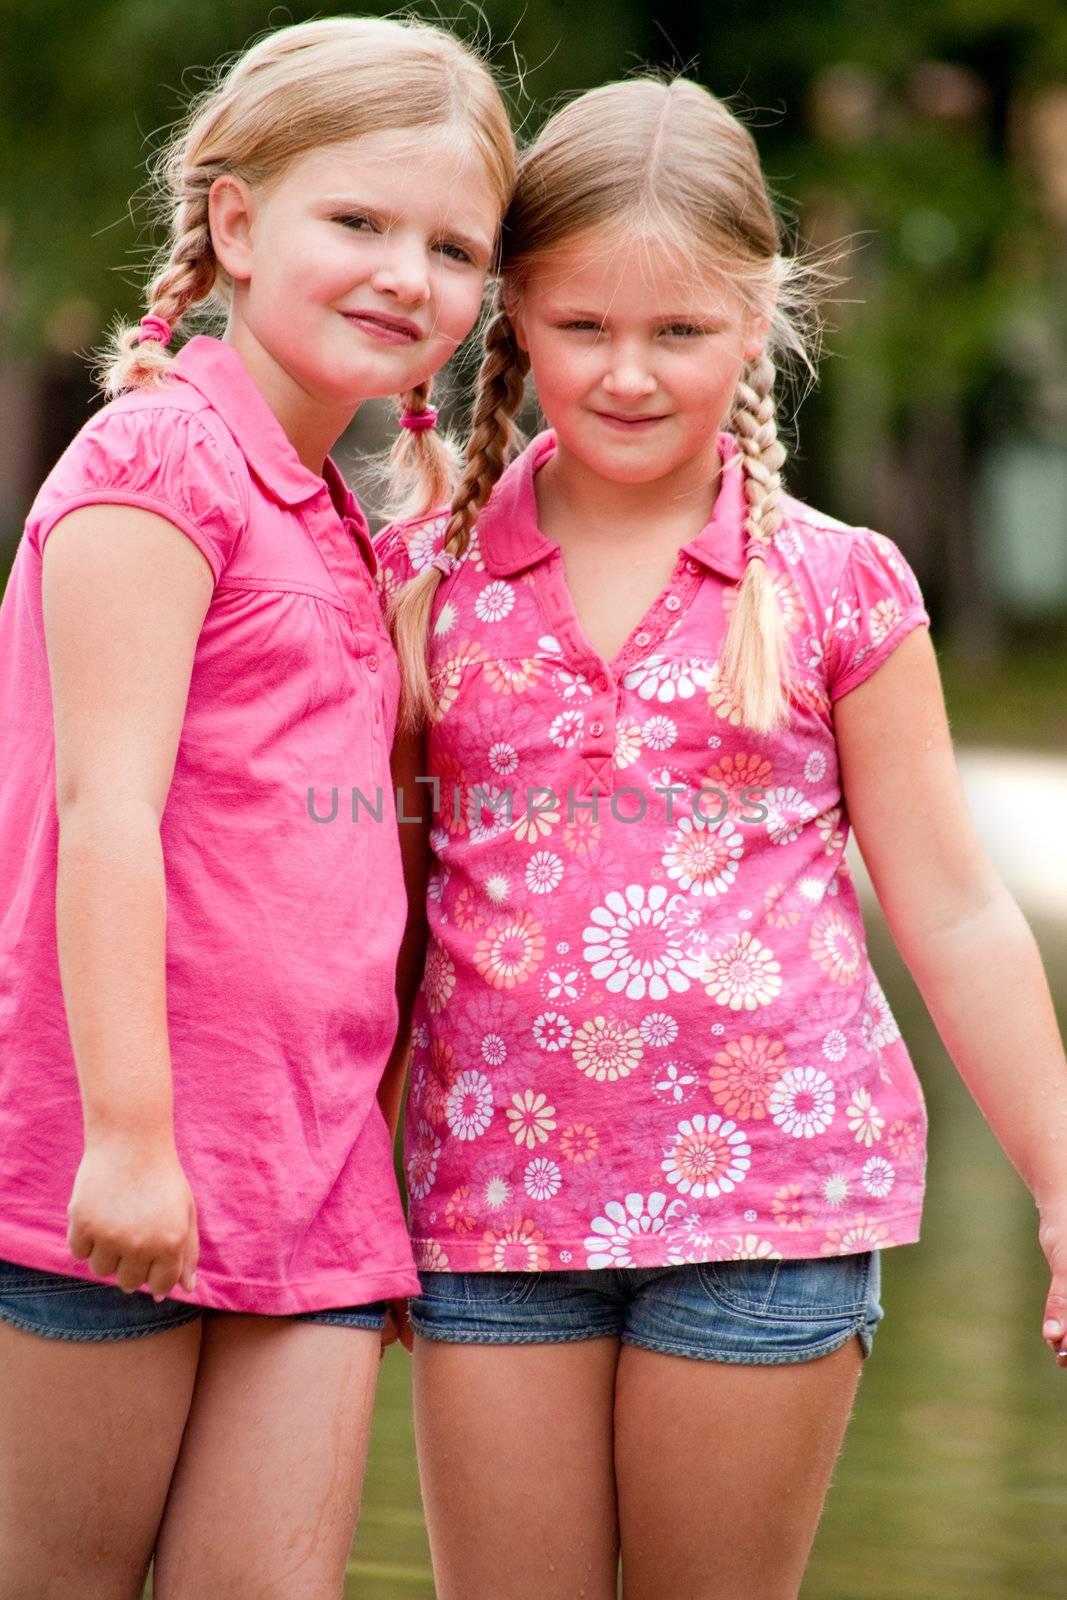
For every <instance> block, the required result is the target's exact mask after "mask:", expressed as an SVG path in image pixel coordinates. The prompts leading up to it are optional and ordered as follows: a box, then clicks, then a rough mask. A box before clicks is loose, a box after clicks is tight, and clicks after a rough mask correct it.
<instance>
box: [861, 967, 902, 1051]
mask: <svg viewBox="0 0 1067 1600" xmlns="http://www.w3.org/2000/svg"><path fill="white" fill-rule="evenodd" d="M863 998H864V1000H865V1002H866V1004H867V1011H866V1012H865V1014H864V1016H863V1020H862V1022H861V1023H860V1034H861V1037H862V1039H863V1042H864V1044H865V1045H866V1047H867V1049H868V1050H871V1049H874V1050H884V1049H885V1048H886V1046H887V1045H890V1044H894V1043H895V1042H896V1040H897V1039H899V1038H900V1029H899V1028H898V1026H897V1019H896V1018H895V1017H894V1015H893V1013H892V1011H890V1009H889V1001H888V1000H887V999H886V997H885V993H884V991H883V989H882V985H881V984H880V983H879V982H878V979H877V978H876V977H875V975H874V973H873V972H872V973H871V981H870V982H869V983H868V985H867V992H866V994H865V995H864V997H863Z"/></svg>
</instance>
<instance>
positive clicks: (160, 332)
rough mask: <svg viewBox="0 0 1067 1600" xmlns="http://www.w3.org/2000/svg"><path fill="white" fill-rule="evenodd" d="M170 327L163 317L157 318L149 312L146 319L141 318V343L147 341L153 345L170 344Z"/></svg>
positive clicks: (153, 313)
mask: <svg viewBox="0 0 1067 1600" xmlns="http://www.w3.org/2000/svg"><path fill="white" fill-rule="evenodd" d="M170 335H171V326H170V323H169V322H168V321H167V319H166V318H165V317H157V316H156V314H155V312H154V311H152V312H149V314H148V316H147V317H142V318H141V343H142V344H144V342H145V340H146V339H148V340H150V341H152V343H154V344H164V345H166V344H170Z"/></svg>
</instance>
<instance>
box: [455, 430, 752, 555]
mask: <svg viewBox="0 0 1067 1600" xmlns="http://www.w3.org/2000/svg"><path fill="white" fill-rule="evenodd" d="M555 451H556V436H555V434H554V433H553V432H552V431H551V430H550V429H549V430H547V431H546V432H544V433H539V434H538V435H537V437H536V438H535V439H532V440H531V441H530V443H529V444H528V445H527V447H526V449H525V450H524V451H523V452H522V454H521V455H520V456H518V457H517V458H516V460H514V461H513V462H512V463H511V465H510V466H509V467H508V468H507V469H506V470H505V471H504V473H503V474H502V475H501V477H500V480H499V482H498V483H497V484H496V486H495V487H494V489H493V492H492V494H491V495H490V497H489V500H488V502H487V504H486V506H485V509H484V511H483V512H482V514H481V516H480V517H479V519H478V542H479V545H480V547H481V552H482V559H483V560H484V562H485V566H486V570H487V571H488V572H490V573H491V574H492V575H493V577H496V578H513V577H515V576H516V574H517V573H519V572H523V571H525V569H526V568H527V567H532V566H534V565H535V564H536V563H537V562H539V561H543V560H544V559H545V558H546V557H547V556H550V555H552V553H553V552H554V551H556V550H558V549H559V546H558V545H557V544H556V542H555V540H554V539H549V538H547V537H546V536H545V534H543V533H542V532H541V529H540V528H539V527H538V524H537V499H536V496H535V494H534V474H535V473H536V472H537V470H538V468H539V467H542V466H544V464H545V462H546V461H548V460H549V459H550V458H551V457H552V456H553V455H554V454H555ZM719 459H720V461H721V463H722V471H721V474H720V478H719V492H718V494H717V495H716V497H715V507H714V510H713V511H712V513H711V520H710V521H709V522H708V523H707V524H706V526H705V527H704V528H702V529H701V531H700V532H699V533H698V534H697V536H696V538H695V539H691V540H690V541H689V543H688V544H685V545H683V546H682V551H683V553H684V554H685V555H687V556H692V557H693V558H694V559H695V560H697V561H699V562H700V563H701V565H702V566H705V567H710V568H711V569H712V571H714V572H718V573H719V574H721V576H722V577H724V578H728V579H729V580H730V581H731V582H734V581H735V580H736V579H738V578H740V577H742V576H743V574H744V570H745V553H744V538H745V534H744V520H745V493H744V481H743V474H742V467H741V462H742V457H741V451H740V448H739V447H738V444H737V441H736V440H735V439H733V438H732V437H731V435H730V434H728V433H721V434H720V435H719Z"/></svg>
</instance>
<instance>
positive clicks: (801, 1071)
mask: <svg viewBox="0 0 1067 1600" xmlns="http://www.w3.org/2000/svg"><path fill="white" fill-rule="evenodd" d="M834 1099H835V1096H834V1086H833V1084H832V1083H831V1082H830V1079H829V1078H828V1077H827V1075H826V1073H825V1072H822V1071H820V1070H819V1068H818V1067H793V1068H792V1069H791V1070H790V1071H789V1072H786V1073H784V1074H783V1076H782V1077H781V1078H779V1079H778V1082H777V1083H776V1084H775V1086H774V1088H773V1089H772V1090H771V1094H770V1099H769V1100H768V1102H767V1109H768V1111H769V1112H770V1114H771V1116H772V1117H773V1119H774V1121H775V1122H776V1123H777V1124H778V1126H779V1127H780V1128H781V1129H782V1130H783V1131H784V1132H785V1133H790V1134H792V1136H793V1138H794V1139H811V1138H813V1137H814V1136H815V1134H817V1133H825V1132H826V1130H827V1128H828V1127H829V1126H830V1124H831V1122H832V1121H833V1119H834Z"/></svg>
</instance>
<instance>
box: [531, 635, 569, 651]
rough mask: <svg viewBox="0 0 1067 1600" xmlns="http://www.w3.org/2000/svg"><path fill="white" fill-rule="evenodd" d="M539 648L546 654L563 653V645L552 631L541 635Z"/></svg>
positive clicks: (538, 642) (538, 643)
mask: <svg viewBox="0 0 1067 1600" xmlns="http://www.w3.org/2000/svg"><path fill="white" fill-rule="evenodd" d="M537 648H538V650H543V651H544V653H545V655H546V656H561V655H562V654H563V646H562V645H561V644H560V642H559V640H558V639H554V638H553V637H552V635H551V634H550V633H543V634H542V635H541V637H540V639H538V641H537Z"/></svg>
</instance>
